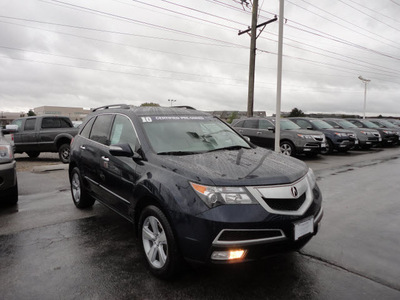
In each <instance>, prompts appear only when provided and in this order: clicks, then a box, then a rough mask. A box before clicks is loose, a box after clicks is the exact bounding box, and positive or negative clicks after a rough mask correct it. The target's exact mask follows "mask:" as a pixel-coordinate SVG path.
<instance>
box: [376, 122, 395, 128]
mask: <svg viewBox="0 0 400 300" xmlns="http://www.w3.org/2000/svg"><path fill="white" fill-rule="evenodd" d="M373 123H375V122H373ZM376 123H378V124H383V125H384V126H385V127H388V128H390V127H395V126H394V125H393V124H392V123H390V122H388V121H386V120H379V121H376ZM376 123H375V124H376Z"/></svg>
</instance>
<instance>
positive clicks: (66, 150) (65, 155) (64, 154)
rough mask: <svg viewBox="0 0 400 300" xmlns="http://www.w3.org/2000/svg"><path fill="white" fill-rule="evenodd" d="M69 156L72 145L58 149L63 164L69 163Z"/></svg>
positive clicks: (63, 145) (64, 145)
mask: <svg viewBox="0 0 400 300" xmlns="http://www.w3.org/2000/svg"><path fill="white" fill-rule="evenodd" d="M69 154H70V144H62V145H61V146H60V148H58V156H59V157H60V160H61V162H62V163H64V164H67V163H69Z"/></svg>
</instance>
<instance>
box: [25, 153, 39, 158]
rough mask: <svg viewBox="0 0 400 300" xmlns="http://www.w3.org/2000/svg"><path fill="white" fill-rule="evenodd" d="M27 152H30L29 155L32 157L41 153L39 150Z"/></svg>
mask: <svg viewBox="0 0 400 300" xmlns="http://www.w3.org/2000/svg"><path fill="white" fill-rule="evenodd" d="M26 154H28V156H29V157H30V158H37V157H38V156H39V155H40V152H39V151H29V152H26Z"/></svg>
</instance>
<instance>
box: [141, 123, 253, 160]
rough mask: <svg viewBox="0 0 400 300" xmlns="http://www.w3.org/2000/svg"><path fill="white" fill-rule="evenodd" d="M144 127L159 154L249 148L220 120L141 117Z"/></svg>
mask: <svg viewBox="0 0 400 300" xmlns="http://www.w3.org/2000/svg"><path fill="white" fill-rule="evenodd" d="M142 122H143V128H144V131H145V133H146V135H147V138H148V139H149V142H150V144H151V146H152V147H153V149H154V151H155V152H157V154H172V155H180V154H195V153H202V152H209V151H215V150H220V149H240V148H250V146H249V144H248V143H247V142H246V141H245V140H244V139H243V138H241V137H240V136H239V135H238V134H236V133H235V132H234V131H233V130H232V129H231V128H230V127H229V126H227V125H226V124H225V123H223V122H221V121H220V120H218V119H214V118H206V117H193V116H190V117H183V116H177V117H175V116H171V117H170V116H167V117H164V116H163V117H142Z"/></svg>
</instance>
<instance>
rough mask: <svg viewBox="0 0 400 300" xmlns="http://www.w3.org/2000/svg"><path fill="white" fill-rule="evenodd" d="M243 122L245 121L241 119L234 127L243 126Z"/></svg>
mask: <svg viewBox="0 0 400 300" xmlns="http://www.w3.org/2000/svg"><path fill="white" fill-rule="evenodd" d="M243 123H244V121H239V122H237V123H236V124H235V125H233V127H243Z"/></svg>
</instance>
